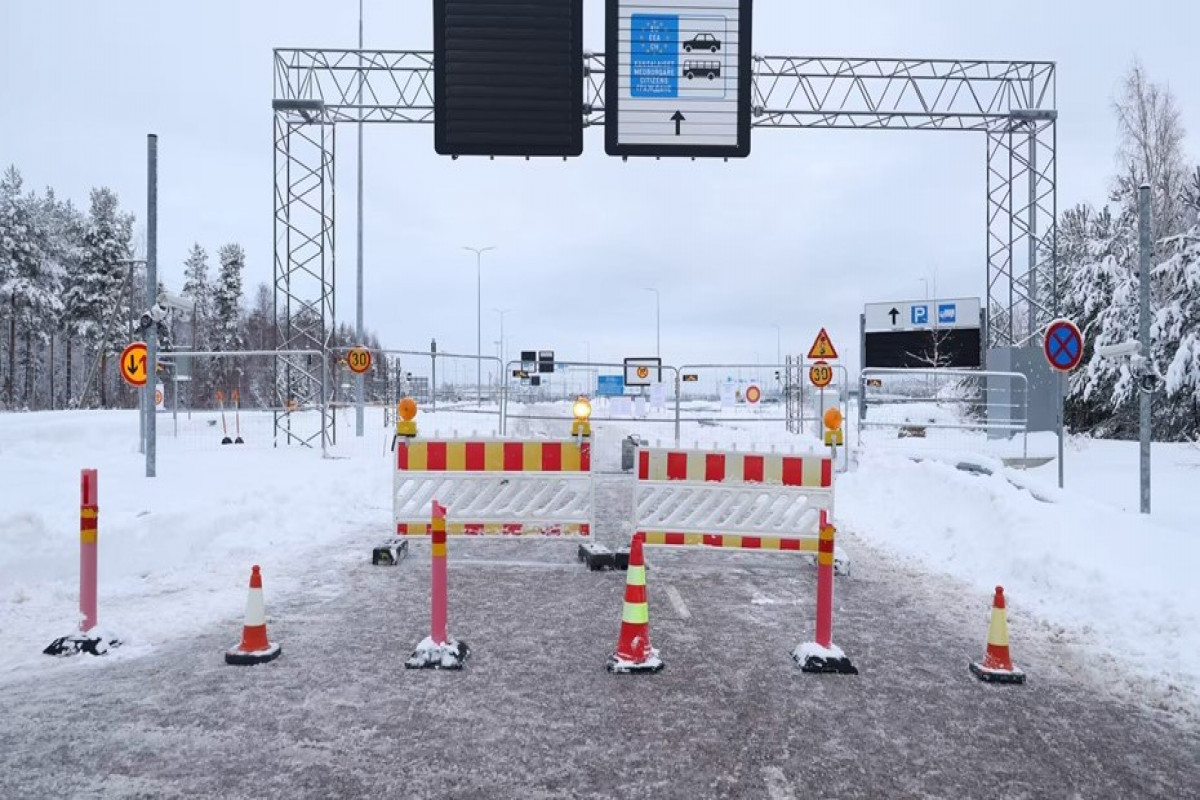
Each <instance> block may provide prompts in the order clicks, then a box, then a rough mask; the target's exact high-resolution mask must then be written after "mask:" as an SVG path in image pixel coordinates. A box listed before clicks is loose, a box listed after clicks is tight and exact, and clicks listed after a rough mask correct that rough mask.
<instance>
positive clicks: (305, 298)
mask: <svg viewBox="0 0 1200 800" xmlns="http://www.w3.org/2000/svg"><path fill="white" fill-rule="evenodd" d="M604 64H605V59H604V55H603V54H597V53H585V54H584V85H583V87H582V89H583V92H584V105H583V110H584V119H583V124H584V125H585V126H598V125H603V124H604V121H605V120H604V77H605V68H604ZM274 69H275V99H274V103H273V105H274V110H275V165H276V169H275V187H276V188H275V223H276V236H275V297H276V307H277V311H278V312H279V314H277V317H276V318H277V320H278V325H279V326H280V331H279V333H280V337H279V342H280V347H281V348H284V347H285V346H286V347H291V348H297V349H308V348H312V347H316V346H317V345H322V347H321V349H324V347H323V346H324V345H325V344H327V341H328V331H329V330H330V329H331V328H332V326H333V322H334V320H333V284H334V260H333V237H334V233H333V215H334V209H333V147H334V137H333V130H334V128H335V127H336V125H337V123H342V122H368V123H371V122H379V123H410V124H411V123H426V124H428V123H432V122H433V114H434V98H433V54H432V53H431V52H422V51H386V50H326V49H279V50H276V51H275V62H274ZM360 86H361V89H362V93H361V98H362V100H361V102H360V101H359V96H360V95H359V88H360ZM1056 95H1057V90H1056V80H1055V65H1054V64H1053V63H1052V62H1041V61H975V60H950V59H879V58H844V57H793V56H755V57H754V59H753V95H752V99H751V103H752V125H753V127H755V128H761V129H766V128H827V129H866V130H932V131H960V132H973V133H982V134H984V135H985V136H986V140H987V149H986V167H987V182H986V185H987V204H986V205H987V226H986V230H987V309H988V323H989V324H988V343H989V346H990V347H1014V346H1017V347H1019V346H1024V345H1026V344H1028V343H1029V342H1030V341H1033V340H1035V339H1038V338H1039V336H1040V333H1041V331H1042V330H1043V329H1044V328H1045V326H1046V324H1047V323H1048V322H1049V321H1050V320H1051V319H1053V318H1054V317H1055V316H1056V315H1055V313H1054V308H1053V305H1054V303H1053V297H1054V292H1053V291H1052V289H1053V287H1054V286H1055V284H1056V281H1057V257H1056V250H1057V216H1058V206H1057V191H1056V178H1057V172H1058V160H1057V154H1056V147H1057V139H1056V121H1057V111H1056V102H1057V96H1056ZM318 131H320V132H319V133H318ZM293 312H303V313H302V314H299V315H296V314H294V313H293ZM285 368H286V369H285ZM280 369H281V372H280V375H279V379H280V381H281V382H282V381H283V380H285V379H286V377H285V372H289V371H290V372H289V374H290V375H291V376H292V377H293V378H294V377H295V376H296V375H299V376H300V377H301V378H305V379H308V380H307V384H308V385H309V386H314V385H315V384H314V383H313V381H312V380H311V374H310V372H309V371H308V370H305V369H301V368H300V365H298V364H290V363H288V362H287V361H286V360H284V359H281V367H280ZM305 382H306V381H305V380H301V381H295V380H293V381H292V383H290V384H288V385H287V388H288V389H289V390H290V391H292V392H293V393H296V392H299V393H301V394H303V389H302V387H301V386H300V384H304V383H305ZM283 388H284V386H283V385H282V384H281V390H282V389H283ZM309 395H310V396H308V397H296V398H295V399H296V400H297V402H303V401H305V400H307V401H308V402H315V395H313V393H312V390H310V391H309Z"/></svg>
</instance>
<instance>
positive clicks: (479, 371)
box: [463, 245, 496, 405]
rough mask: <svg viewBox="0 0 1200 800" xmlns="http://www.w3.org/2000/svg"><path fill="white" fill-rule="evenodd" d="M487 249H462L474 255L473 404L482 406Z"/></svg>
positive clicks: (493, 248) (489, 247)
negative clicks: (484, 284)
mask: <svg viewBox="0 0 1200 800" xmlns="http://www.w3.org/2000/svg"><path fill="white" fill-rule="evenodd" d="M495 249H496V248H495V247H493V246H490V245H489V246H488V247H463V250H470V251H471V252H472V253H474V254H475V356H476V361H475V402H476V403H477V404H478V405H483V267H482V263H483V254H484V253H486V252H487V251H489V250H495Z"/></svg>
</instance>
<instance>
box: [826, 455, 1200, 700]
mask: <svg viewBox="0 0 1200 800" xmlns="http://www.w3.org/2000/svg"><path fill="white" fill-rule="evenodd" d="M1096 444H1097V445H1098V446H1097V447H1096V452H1095V453H1089V454H1088V455H1089V456H1091V457H1089V458H1080V457H1079V455H1078V454H1077V453H1076V454H1072V458H1071V461H1070V462H1069V463H1070V464H1071V466H1070V467H1069V472H1068V480H1069V481H1070V483H1069V484H1068V486H1069V488H1068V490H1067V491H1063V492H1059V491H1058V490H1057V487H1056V486H1055V472H1054V470H1055V467H1053V466H1051V467H1049V468H1048V469H1043V470H1039V471H1038V472H1035V473H1028V474H1026V473H1020V472H1013V471H1006V472H1001V473H998V474H994V475H990V476H987V475H973V474H969V473H966V472H963V471H960V470H958V469H956V468H955V467H953V466H951V465H949V464H946V463H940V462H936V461H924V462H920V463H918V462H914V461H913V460H911V459H906V458H904V457H901V456H897V455H874V456H873V455H871V454H863V457H862V460H861V462H860V468H859V469H858V470H857V471H855V472H852V473H849V474H847V475H845V476H844V477H842V478H841V480H840V482H839V484H838V516H839V518H840V519H841V521H842V524H844V525H846V526H848V527H849V528H850V530H852V531H853V532H854V533H856V534H857V535H859V536H861V537H862V538H863V539H865V540H867V541H869V542H870V543H872V544H874V545H877V546H879V547H880V548H882V549H884V550H885V551H888V552H891V553H895V554H898V555H901V556H904V557H906V558H909V559H913V560H916V561H918V562H919V563H921V564H923V565H925V566H926V567H927V568H932V569H933V570H935V571H940V572H944V573H947V574H949V575H953V576H956V577H958V578H960V579H963V580H965V581H967V582H968V583H969V584H971V585H973V586H975V587H977V588H978V589H979V590H980V591H981V593H982V592H988V591H990V589H991V588H992V587H994V586H996V585H998V584H999V585H1003V586H1004V587H1005V594H1006V595H1007V596H1008V597H1009V600H1010V606H1011V607H1014V608H1018V609H1020V610H1022V611H1023V612H1030V613H1032V614H1034V615H1036V616H1037V617H1040V618H1041V619H1042V620H1044V621H1046V622H1049V623H1051V624H1053V625H1055V626H1063V627H1065V628H1066V629H1067V630H1068V631H1070V632H1071V633H1072V634H1073V635H1072V636H1071V638H1073V639H1075V640H1076V641H1078V642H1079V643H1080V644H1082V645H1083V646H1085V647H1088V648H1091V649H1092V651H1093V652H1099V651H1102V652H1105V653H1107V654H1109V655H1113V656H1116V657H1117V658H1118V660H1119V661H1120V662H1122V663H1123V664H1124V665H1125V666H1127V667H1128V668H1129V669H1130V670H1131V671H1133V672H1134V673H1138V674H1142V675H1147V676H1153V677H1155V678H1160V679H1163V680H1165V681H1166V682H1168V683H1177V684H1180V685H1182V686H1184V687H1187V688H1188V690H1189V691H1190V692H1192V693H1194V696H1195V697H1197V698H1200V581H1198V580H1197V579H1196V574H1197V569H1198V568H1200V535H1198V534H1197V531H1196V529H1195V525H1194V522H1193V521H1192V520H1193V519H1194V516H1192V515H1189V517H1188V522H1189V524H1188V525H1186V526H1180V525H1178V524H1177V523H1178V522H1179V521H1180V515H1179V514H1178V511H1177V509H1176V508H1175V506H1177V505H1178V504H1179V503H1180V501H1182V499H1183V498H1186V497H1187V492H1188V490H1187V489H1186V488H1185V482H1186V481H1185V478H1186V475H1187V470H1188V467H1187V466H1186V465H1185V464H1183V463H1175V464H1174V467H1175V468H1174V469H1173V470H1167V469H1163V470H1162V472H1163V473H1164V474H1163V475H1162V476H1161V478H1162V484H1163V488H1164V489H1166V490H1167V491H1164V500H1165V502H1164V505H1165V506H1166V507H1167V508H1168V509H1170V510H1168V511H1166V512H1164V513H1163V514H1161V515H1159V516H1155V517H1150V518H1146V517H1142V516H1141V515H1139V514H1137V513H1136V507H1135V509H1134V510H1126V509H1124V508H1122V507H1121V505H1120V503H1119V502H1115V501H1114V495H1108V496H1107V497H1106V496H1105V495H1104V494H1103V493H1102V487H1104V486H1106V485H1108V484H1109V483H1110V482H1112V476H1113V475H1114V474H1123V473H1125V472H1128V473H1129V474H1128V475H1127V476H1126V477H1127V478H1128V480H1129V483H1130V486H1131V487H1132V488H1133V489H1134V490H1136V477H1135V476H1136V472H1135V470H1136V463H1137V462H1136V454H1134V453H1132V452H1131V453H1130V455H1132V456H1133V458H1132V460H1131V461H1130V463H1129V465H1128V466H1126V465H1125V464H1124V462H1123V461H1122V462H1120V466H1118V461H1117V460H1116V459H1113V458H1109V457H1107V456H1108V455H1109V451H1110V450H1112V448H1107V447H1105V445H1107V444H1109V443H1096ZM1083 447H1085V448H1086V445H1084V446H1083ZM1196 456H1197V458H1196V461H1200V452H1197V453H1196ZM1160 460H1165V459H1160ZM1168 463H1172V462H1168ZM1163 466H1165V465H1163ZM1181 471H1182V474H1180V473H1181ZM1198 475H1200V472H1194V471H1193V472H1192V473H1191V480H1192V486H1193V488H1192V489H1191V490H1190V491H1192V492H1194V491H1195V488H1194V487H1195V485H1196V484H1195V483H1194V481H1195V477H1196V476H1198ZM1101 476H1103V480H1102V479H1101ZM1022 486H1028V487H1029V488H1021V487H1022ZM1035 495H1036V496H1035ZM1115 496H1116V497H1121V496H1123V495H1120V494H1118V495H1115ZM1039 498H1040V499H1039Z"/></svg>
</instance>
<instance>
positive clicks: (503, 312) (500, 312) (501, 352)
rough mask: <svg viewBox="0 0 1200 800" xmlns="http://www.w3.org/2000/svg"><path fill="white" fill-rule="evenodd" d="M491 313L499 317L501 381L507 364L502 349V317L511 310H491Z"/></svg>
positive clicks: (503, 349) (506, 356)
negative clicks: (493, 312)
mask: <svg viewBox="0 0 1200 800" xmlns="http://www.w3.org/2000/svg"><path fill="white" fill-rule="evenodd" d="M492 311H495V312H496V313H497V314H499V315H500V370H501V375H500V377H501V379H503V378H504V374H503V371H504V365H505V364H506V363H507V362H508V354H507V353H506V352H505V347H504V315H505V314H507V313H508V312H509V311H512V309H511V308H493V309H492Z"/></svg>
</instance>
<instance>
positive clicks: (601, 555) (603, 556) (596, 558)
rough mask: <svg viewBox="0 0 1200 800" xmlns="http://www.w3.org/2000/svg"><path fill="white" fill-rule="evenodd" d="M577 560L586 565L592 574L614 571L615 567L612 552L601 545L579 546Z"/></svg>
mask: <svg viewBox="0 0 1200 800" xmlns="http://www.w3.org/2000/svg"><path fill="white" fill-rule="evenodd" d="M579 560H580V561H582V562H583V563H585V564H587V567H588V569H590V570H592V571H593V572H595V571H597V570H602V569H616V566H617V565H616V561H615V559H614V558H613V551H611V550H609V549H608V548H607V547H605V546H604V545H602V544H592V543H590V542H589V543H588V544H581V545H579Z"/></svg>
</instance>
